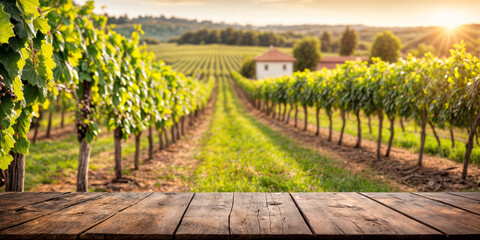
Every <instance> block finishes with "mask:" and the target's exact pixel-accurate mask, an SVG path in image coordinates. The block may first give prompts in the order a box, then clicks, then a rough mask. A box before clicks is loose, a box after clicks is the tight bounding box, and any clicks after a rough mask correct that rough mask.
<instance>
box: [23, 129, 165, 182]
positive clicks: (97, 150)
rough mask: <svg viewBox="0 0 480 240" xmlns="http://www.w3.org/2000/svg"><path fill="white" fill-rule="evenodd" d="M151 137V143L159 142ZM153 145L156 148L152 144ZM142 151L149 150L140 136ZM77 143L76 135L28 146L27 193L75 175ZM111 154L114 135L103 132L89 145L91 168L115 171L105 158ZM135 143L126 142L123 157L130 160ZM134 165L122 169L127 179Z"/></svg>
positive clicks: (146, 140)
mask: <svg viewBox="0 0 480 240" xmlns="http://www.w3.org/2000/svg"><path fill="white" fill-rule="evenodd" d="M156 135H157V134H154V143H157V142H158V137H157V136H156ZM155 146H156V145H155ZM140 147H141V149H147V148H148V139H147V136H146V134H144V135H142V138H141V142H140ZM78 148H79V143H78V141H77V138H76V134H71V135H69V136H68V137H66V138H63V139H60V140H53V141H38V142H37V143H36V144H32V145H31V147H30V154H29V155H28V156H27V157H26V167H25V190H26V191H28V190H30V189H32V188H34V187H35V186H37V185H39V184H48V183H55V182H56V181H57V180H58V179H59V178H61V177H62V176H76V174H77V167H78V166H77V165H78ZM113 151H114V140H113V133H112V132H107V131H106V130H105V129H103V133H101V134H100V136H99V137H98V138H97V139H95V140H94V141H93V142H92V148H91V160H90V166H89V167H90V169H93V170H94V169H99V168H103V167H105V166H110V171H111V172H112V173H113V171H114V162H113V156H111V157H108V158H106V157H105V156H103V155H101V153H104V152H113ZM134 152H135V142H134V141H127V142H123V144H122V158H123V159H126V158H128V157H133V156H132V154H133V153H134ZM132 167H133V166H125V165H124V166H123V168H124V173H125V174H126V175H127V176H128V175H130V173H131V168H132Z"/></svg>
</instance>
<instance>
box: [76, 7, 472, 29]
mask: <svg viewBox="0 0 480 240" xmlns="http://www.w3.org/2000/svg"><path fill="white" fill-rule="evenodd" d="M85 1H86V0H76V2H78V3H84V2H85ZM95 2H96V3H95V5H96V8H97V9H96V12H97V13H104V12H106V13H108V14H109V15H117V16H118V15H123V14H127V15H128V16H130V17H135V16H138V15H153V16H159V15H161V14H163V15H165V16H168V17H170V16H175V17H181V18H188V19H198V20H211V21H214V22H225V23H238V24H242V25H245V24H252V25H256V26H264V25H268V24H283V25H295V24H329V25H333V24H364V25H369V26H385V27H394V26H399V27H403V26H447V27H453V26H456V25H461V24H469V23H480V0H95ZM102 6H104V7H105V8H103V9H102V8H101V7H102Z"/></svg>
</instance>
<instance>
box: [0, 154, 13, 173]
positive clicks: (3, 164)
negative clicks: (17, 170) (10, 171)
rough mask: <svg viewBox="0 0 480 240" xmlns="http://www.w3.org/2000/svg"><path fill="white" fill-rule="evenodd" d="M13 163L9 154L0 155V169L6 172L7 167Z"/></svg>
mask: <svg viewBox="0 0 480 240" xmlns="http://www.w3.org/2000/svg"><path fill="white" fill-rule="evenodd" d="M12 161H13V157H12V155H10V154H6V155H1V154H0V169H1V170H7V168H8V165H10V163H11V162H12Z"/></svg>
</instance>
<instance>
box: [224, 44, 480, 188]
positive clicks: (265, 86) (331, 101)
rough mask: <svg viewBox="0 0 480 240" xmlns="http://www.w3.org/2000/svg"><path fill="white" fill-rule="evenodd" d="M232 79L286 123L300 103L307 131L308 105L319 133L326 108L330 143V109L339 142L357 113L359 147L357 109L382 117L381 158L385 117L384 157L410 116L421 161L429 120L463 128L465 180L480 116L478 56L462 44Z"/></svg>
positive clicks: (233, 74) (378, 153) (264, 107)
mask: <svg viewBox="0 0 480 240" xmlns="http://www.w3.org/2000/svg"><path fill="white" fill-rule="evenodd" d="M232 76H233V79H234V80H235V81H236V83H237V84H238V85H239V86H240V87H241V88H242V89H243V90H244V91H245V92H246V93H247V95H248V96H249V98H250V100H251V102H252V104H254V105H255V106H256V107H257V108H259V109H261V110H264V111H266V112H267V114H269V115H270V114H272V115H273V114H275V109H277V108H278V116H279V117H280V115H283V116H282V117H283V119H285V115H286V116H287V121H288V118H289V117H290V113H291V111H292V109H294V110H295V116H296V115H297V114H296V113H297V111H298V106H301V107H303V110H304V112H305V119H304V120H305V127H304V130H306V129H307V117H308V114H307V111H308V109H309V108H313V109H315V110H316V116H317V117H316V118H317V121H316V122H317V132H316V134H317V135H318V134H319V113H320V110H322V109H323V110H324V111H325V112H326V114H327V115H328V118H329V137H328V140H329V141H331V140H332V114H333V112H334V111H339V112H340V116H341V119H342V128H341V131H340V136H339V140H338V144H342V138H343V133H344V129H345V122H346V121H345V118H346V117H345V116H346V114H349V113H351V114H354V115H355V116H356V120H357V123H358V127H357V128H358V132H357V137H358V139H357V143H356V146H355V147H361V141H362V135H361V132H362V131H361V118H360V113H361V112H363V114H365V115H366V116H368V117H370V116H373V115H376V116H378V119H379V125H380V126H379V134H378V141H377V157H378V158H380V157H381V142H382V128H383V127H382V125H383V120H384V118H385V117H386V118H387V119H388V121H389V122H390V138H389V141H388V147H387V150H386V153H385V155H386V156H387V157H388V156H389V154H390V151H391V146H392V141H393V138H394V121H395V119H398V118H400V119H401V120H402V119H412V120H414V121H415V122H416V124H418V125H419V126H420V127H421V134H420V149H419V156H418V164H417V165H418V166H422V158H423V152H424V145H425V138H426V127H427V124H429V125H430V126H431V127H432V128H434V126H437V127H440V128H447V129H450V133H451V135H452V138H453V130H452V129H466V130H467V131H468V140H467V141H466V146H465V155H464V167H463V172H462V179H466V177H467V170H468V163H469V161H470V155H471V152H472V149H473V143H474V137H475V135H476V134H478V125H479V121H480V60H479V59H478V58H477V57H473V56H472V55H471V54H468V53H466V50H465V47H464V45H463V44H458V45H455V49H453V50H451V55H450V56H449V57H447V58H436V57H433V56H432V55H429V54H427V55H426V56H425V57H424V58H420V59H416V58H413V57H411V56H409V57H407V58H406V59H404V60H401V61H399V62H397V63H393V64H389V63H387V62H384V61H381V60H379V59H373V61H372V63H370V64H369V63H367V62H360V61H352V62H347V63H345V64H343V65H338V66H337V68H336V69H332V70H327V69H323V70H321V71H318V72H309V71H305V72H296V73H294V74H293V75H292V76H284V77H279V78H275V79H274V78H267V79H263V80H254V81H252V80H250V79H246V78H244V77H242V76H241V75H240V74H238V73H236V72H234V73H232ZM282 106H283V113H282ZM288 106H290V109H289V110H287V108H288ZM287 112H288V114H287ZM295 118H296V117H295ZM437 140H438V137H437ZM453 143H454V141H452V144H453ZM439 146H440V144H439Z"/></svg>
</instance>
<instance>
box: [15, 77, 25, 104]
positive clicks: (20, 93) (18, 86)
mask: <svg viewBox="0 0 480 240" xmlns="http://www.w3.org/2000/svg"><path fill="white" fill-rule="evenodd" d="M22 86H23V84H22V81H21V80H20V78H18V77H16V78H15V80H13V93H15V95H17V101H20V100H23V90H22Z"/></svg>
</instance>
